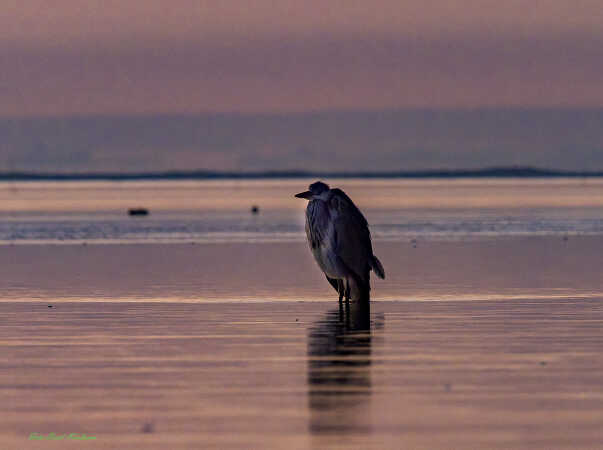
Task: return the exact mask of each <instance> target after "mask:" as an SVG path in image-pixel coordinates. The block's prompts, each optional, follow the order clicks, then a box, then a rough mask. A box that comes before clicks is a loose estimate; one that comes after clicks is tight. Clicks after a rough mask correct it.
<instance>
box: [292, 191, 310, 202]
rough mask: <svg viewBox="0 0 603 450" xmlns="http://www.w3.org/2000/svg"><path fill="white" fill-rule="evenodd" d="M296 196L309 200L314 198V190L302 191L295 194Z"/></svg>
mask: <svg viewBox="0 0 603 450" xmlns="http://www.w3.org/2000/svg"><path fill="white" fill-rule="evenodd" d="M295 196H296V197H297V198H305V199H307V200H310V199H311V198H312V192H310V191H306V192H300V193H299V194H295Z"/></svg>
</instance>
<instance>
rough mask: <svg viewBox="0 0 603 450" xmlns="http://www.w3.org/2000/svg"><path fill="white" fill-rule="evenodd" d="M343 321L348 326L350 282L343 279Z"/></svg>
mask: <svg viewBox="0 0 603 450" xmlns="http://www.w3.org/2000/svg"><path fill="white" fill-rule="evenodd" d="M345 323H346V327H348V328H349V327H350V282H349V281H348V280H347V279H346V280H345Z"/></svg>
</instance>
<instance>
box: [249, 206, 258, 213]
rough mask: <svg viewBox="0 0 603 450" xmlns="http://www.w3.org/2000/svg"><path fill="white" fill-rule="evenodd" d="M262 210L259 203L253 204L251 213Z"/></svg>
mask: <svg viewBox="0 0 603 450" xmlns="http://www.w3.org/2000/svg"><path fill="white" fill-rule="evenodd" d="M259 212H260V207H259V206H258V205H253V206H252V207H251V214H259Z"/></svg>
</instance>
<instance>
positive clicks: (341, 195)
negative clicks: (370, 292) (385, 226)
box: [330, 189, 373, 283]
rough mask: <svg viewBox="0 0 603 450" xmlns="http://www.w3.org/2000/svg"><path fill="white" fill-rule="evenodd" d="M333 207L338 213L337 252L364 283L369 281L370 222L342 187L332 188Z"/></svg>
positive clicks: (370, 255) (336, 227) (371, 253)
mask: <svg viewBox="0 0 603 450" xmlns="http://www.w3.org/2000/svg"><path fill="white" fill-rule="evenodd" d="M332 191H333V196H332V197H331V200H330V201H331V205H330V206H331V208H333V209H335V210H337V212H338V214H337V215H336V217H337V218H336V219H335V222H334V225H335V241H336V245H335V252H336V253H337V256H338V257H339V258H341V260H342V261H343V262H344V263H345V264H346V266H347V267H348V268H349V269H350V270H351V271H352V272H354V273H355V274H356V276H357V277H359V278H360V280H362V281H363V282H364V283H368V281H369V270H370V267H371V261H372V258H373V247H372V245H371V233H370V231H369V228H368V223H367V221H366V219H365V218H364V216H363V215H362V213H361V212H360V210H359V209H358V208H357V207H356V205H354V202H353V201H352V200H351V199H350V198H349V197H348V196H347V195H346V194H345V192H343V191H342V190H341V189H332Z"/></svg>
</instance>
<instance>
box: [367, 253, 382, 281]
mask: <svg viewBox="0 0 603 450" xmlns="http://www.w3.org/2000/svg"><path fill="white" fill-rule="evenodd" d="M369 264H370V266H371V269H373V272H375V274H376V275H377V276H378V277H379V278H382V279H383V278H385V270H383V266H382V265H381V261H379V260H378V259H377V257H376V256H375V255H373V257H372V258H371V260H370V263H369Z"/></svg>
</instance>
